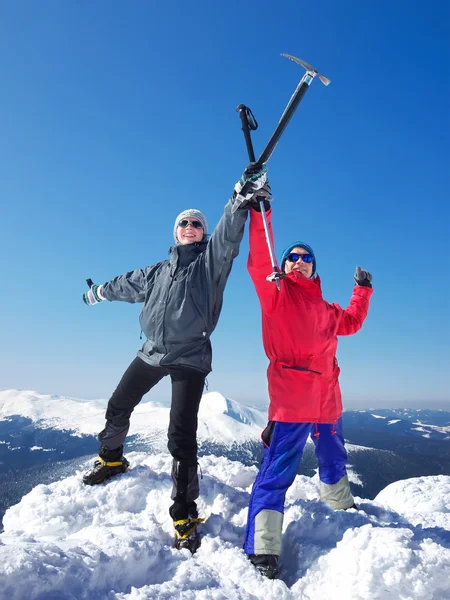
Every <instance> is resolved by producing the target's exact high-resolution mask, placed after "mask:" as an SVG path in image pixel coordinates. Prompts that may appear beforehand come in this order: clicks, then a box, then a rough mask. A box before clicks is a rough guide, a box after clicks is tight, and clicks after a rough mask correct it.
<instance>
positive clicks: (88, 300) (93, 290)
mask: <svg viewBox="0 0 450 600" xmlns="http://www.w3.org/2000/svg"><path fill="white" fill-rule="evenodd" d="M86 283H87V284H88V286H90V287H89V290H88V291H87V292H85V293H84V294H83V302H84V303H85V304H88V305H89V306H92V305H93V304H98V303H99V302H101V301H102V300H104V298H103V296H102V295H101V290H100V288H101V286H100V285H96V284H95V283H94V282H93V281H92V279H86Z"/></svg>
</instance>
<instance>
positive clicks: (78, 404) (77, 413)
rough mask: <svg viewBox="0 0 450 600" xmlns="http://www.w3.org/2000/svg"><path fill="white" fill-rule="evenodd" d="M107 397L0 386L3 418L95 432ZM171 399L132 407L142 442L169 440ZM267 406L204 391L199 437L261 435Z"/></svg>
mask: <svg viewBox="0 0 450 600" xmlns="http://www.w3.org/2000/svg"><path fill="white" fill-rule="evenodd" d="M106 405H107V400H80V399H76V398H65V397H61V396H56V395H52V396H50V395H46V394H39V393H38V392H34V391H30V390H25V391H22V390H5V391H0V420H4V419H7V418H8V417H12V416H21V417H25V418H28V419H30V420H31V421H32V422H33V423H35V424H36V425H37V426H38V427H41V428H53V429H57V430H66V431H71V432H73V433H75V434H76V435H96V434H97V433H98V432H99V430H100V429H101V428H102V427H103V424H104V415H105V409H106ZM169 411H170V402H169V401H168V402H167V403H164V404H161V403H158V402H141V403H140V404H139V405H138V406H137V407H136V409H135V410H134V413H133V416H132V419H131V428H130V434H131V435H136V436H138V438H139V439H140V440H141V441H155V440H156V439H160V440H162V441H163V443H164V444H165V443H166V442H165V440H166V432H167V426H168V423H169ZM266 418H267V417H266V411H263V410H262V411H261V410H257V409H250V408H247V407H245V406H242V405H241V404H239V403H238V402H236V401H234V400H229V399H228V398H225V396H223V395H222V394H220V393H219V392H209V393H206V394H204V395H203V397H202V401H201V403H200V410H199V427H198V439H199V441H202V440H209V441H212V442H215V443H222V444H232V443H234V442H236V441H239V442H242V441H246V440H255V439H259V435H260V432H261V429H262V428H263V427H264V425H265V423H266Z"/></svg>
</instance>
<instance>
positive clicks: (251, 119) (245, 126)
mask: <svg viewBox="0 0 450 600" xmlns="http://www.w3.org/2000/svg"><path fill="white" fill-rule="evenodd" d="M236 111H237V112H238V113H239V116H240V117H241V123H242V131H243V132H244V138H245V144H246V146H247V153H248V157H249V159H250V161H251V162H255V151H254V150H253V143H252V138H251V134H250V130H252V131H255V130H256V129H258V122H257V120H256V119H255V116H254V114H253V113H252V111H251V109H250V108H249V107H248V106H245V104H239V106H238V107H237V108H236ZM257 197H258V196H257ZM259 208H260V210H261V217H262V220H263V223H264V233H265V234H266V242H267V247H268V249H269V254H270V262H271V264H272V273H271V274H270V275H268V277H267V279H268V281H275V283H276V286H277V289H278V290H279V289H280V279H282V278H283V277H284V273H282V272H281V271H280V270H279V269H278V265H277V261H276V258H275V250H274V248H273V246H272V240H271V239H270V234H269V225H268V223H267V216H266V209H265V208H264V198H263V199H261V200H259Z"/></svg>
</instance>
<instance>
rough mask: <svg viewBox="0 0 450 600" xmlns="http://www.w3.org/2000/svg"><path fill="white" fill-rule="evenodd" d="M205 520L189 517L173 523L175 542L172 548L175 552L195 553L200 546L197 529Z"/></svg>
mask: <svg viewBox="0 0 450 600" xmlns="http://www.w3.org/2000/svg"><path fill="white" fill-rule="evenodd" d="M204 521H205V519H198V518H193V517H189V518H188V519H180V520H179V521H174V522H173V526H174V527H175V540H174V544H173V547H174V548H176V549H177V550H185V549H186V550H189V551H190V552H191V553H192V554H194V552H196V551H197V549H198V548H199V547H200V544H201V538H200V532H199V530H198V528H197V526H198V524H199V523H203V522H204Z"/></svg>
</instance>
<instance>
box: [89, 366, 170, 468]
mask: <svg viewBox="0 0 450 600" xmlns="http://www.w3.org/2000/svg"><path fill="white" fill-rule="evenodd" d="M167 374H168V371H167V369H164V368H162V367H152V366H150V365H148V364H147V363H146V362H145V361H143V360H142V359H140V358H138V357H136V358H135V359H134V360H133V362H132V363H131V364H130V366H129V367H128V369H127V370H126V371H125V373H124V374H123V376H122V379H121V380H120V382H119V385H118V386H117V388H116V390H115V391H114V393H113V395H112V396H111V398H110V400H109V402H108V408H107V409H106V415H105V418H106V426H105V429H104V430H103V431H101V432H100V433H99V436H98V438H99V441H100V442H101V447H100V452H99V455H100V456H101V457H102V458H103V459H105V460H114V459H116V458H120V456H121V455H122V450H123V443H124V441H125V438H126V436H127V433H128V429H129V428H130V416H131V413H132V412H133V410H134V408H135V407H136V406H137V405H138V404H139V402H140V401H141V400H142V397H143V396H144V395H145V394H146V393H147V392H148V391H149V390H151V388H152V387H153V386H155V385H156V384H157V383H158V382H159V381H160V380H161V379H162V378H163V377H164V376H165V375H167Z"/></svg>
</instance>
